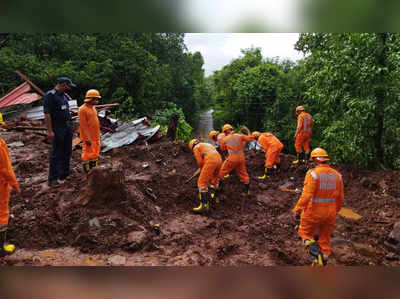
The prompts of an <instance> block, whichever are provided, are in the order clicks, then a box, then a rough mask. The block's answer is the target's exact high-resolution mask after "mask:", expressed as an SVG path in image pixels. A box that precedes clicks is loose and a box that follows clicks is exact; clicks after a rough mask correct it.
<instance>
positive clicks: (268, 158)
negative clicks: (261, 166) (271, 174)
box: [258, 133, 283, 168]
mask: <svg viewBox="0 0 400 299" xmlns="http://www.w3.org/2000/svg"><path fill="white" fill-rule="evenodd" d="M258 143H259V144H260V145H261V147H262V148H263V149H264V151H265V167H266V168H270V167H273V166H274V164H279V163H281V159H280V158H279V154H280V153H281V151H282V149H283V144H282V142H280V141H279V139H278V138H276V137H275V136H274V135H273V134H271V133H262V134H261V135H260V137H258Z"/></svg>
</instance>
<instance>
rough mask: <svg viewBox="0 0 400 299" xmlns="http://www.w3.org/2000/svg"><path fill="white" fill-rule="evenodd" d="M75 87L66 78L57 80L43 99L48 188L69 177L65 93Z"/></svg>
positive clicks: (69, 131) (69, 141)
mask: <svg viewBox="0 0 400 299" xmlns="http://www.w3.org/2000/svg"><path fill="white" fill-rule="evenodd" d="M74 87H76V85H75V84H74V83H72V81H71V79H70V78H68V77H60V78H58V79H57V85H56V86H55V87H54V88H53V89H51V90H49V91H48V92H46V94H45V95H44V97H43V100H44V104H43V110H44V115H45V121H46V127H47V138H48V140H49V141H50V142H51V143H52V145H51V151H50V165H49V177H48V184H49V186H54V185H58V184H60V180H61V182H62V181H64V180H65V179H66V178H67V177H68V176H69V162H70V159H71V154H72V121H71V114H70V111H69V104H68V97H67V95H66V94H65V92H66V91H68V90H70V89H71V88H74Z"/></svg>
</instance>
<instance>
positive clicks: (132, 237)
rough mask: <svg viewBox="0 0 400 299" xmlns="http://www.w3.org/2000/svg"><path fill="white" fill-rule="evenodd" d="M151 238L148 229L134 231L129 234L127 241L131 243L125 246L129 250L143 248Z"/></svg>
mask: <svg viewBox="0 0 400 299" xmlns="http://www.w3.org/2000/svg"><path fill="white" fill-rule="evenodd" d="M149 240H150V237H149V235H148V234H147V232H146V231H133V232H130V233H129V234H128V236H127V241H128V242H129V245H127V246H125V247H124V250H126V251H129V252H134V251H136V250H139V249H142V248H143V247H144V246H145V245H146V243H148V242H149Z"/></svg>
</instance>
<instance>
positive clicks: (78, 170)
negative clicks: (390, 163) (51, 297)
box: [3, 132, 400, 265]
mask: <svg viewBox="0 0 400 299" xmlns="http://www.w3.org/2000/svg"><path fill="white" fill-rule="evenodd" d="M7 134H8V135H7ZM13 134H14V135H13ZM15 134H16V133H8V132H5V133H4V135H5V136H3V138H5V139H6V141H8V139H7V138H9V139H10V140H11V139H14V140H15V139H17V138H16V135H15ZM18 140H21V141H23V142H24V143H25V146H24V147H18V148H15V149H12V151H11V152H12V156H13V157H12V160H13V164H14V167H15V170H16V174H17V177H18V179H19V181H20V183H21V188H22V190H23V192H22V196H21V197H20V198H16V199H12V202H11V205H12V207H11V213H12V215H13V218H12V219H11V223H10V233H9V239H11V240H12V241H13V242H14V243H15V244H16V245H17V248H24V249H25V250H27V249H30V250H32V249H51V248H59V247H75V248H79V249H80V250H81V251H82V252H84V253H89V254H94V253H107V254H111V253H113V254H114V253H118V254H122V255H126V257H127V264H130V265H145V264H156V265H250V264H251V265H254V264H256V265H307V264H309V262H310V261H309V258H308V256H307V254H306V252H305V250H304V249H303V248H302V246H301V243H300V241H299V239H298V236H297V233H296V229H295V227H296V224H297V223H296V222H295V220H294V218H293V216H292V212H291V210H292V209H293V207H294V205H295V203H296V201H297V200H298V198H299V194H298V193H296V192H294V191H295V189H296V188H297V189H298V190H301V188H302V184H303V180H304V175H305V173H306V171H307V167H305V166H300V167H294V166H292V165H291V161H292V160H294V157H292V156H288V155H282V156H281V159H282V167H281V172H280V173H279V174H277V175H276V176H274V177H272V178H270V179H268V180H265V181H260V180H258V179H257V176H259V175H261V174H262V173H263V171H264V154H263V153H262V152H247V153H246V162H247V168H248V172H249V174H250V176H251V192H252V195H251V197H250V198H248V197H247V195H246V194H245V193H244V186H243V185H242V184H240V182H239V180H238V178H237V177H236V175H235V174H232V175H231V176H230V177H229V178H228V179H226V180H225V181H224V191H223V195H222V202H221V203H219V204H216V203H214V202H213V203H212V212H211V214H210V215H209V216H202V215H195V214H193V213H192V212H191V209H192V208H193V207H194V206H195V205H197V204H198V199H197V187H196V180H192V181H191V182H190V183H188V184H185V183H184V181H185V180H186V179H187V178H189V177H190V175H191V174H192V173H193V172H194V171H195V170H196V168H197V166H196V163H195V159H194V158H193V155H192V153H190V152H189V150H188V148H187V146H186V145H185V144H182V143H180V142H174V143H172V142H169V141H167V140H162V141H159V142H157V143H154V144H152V145H151V146H150V151H149V150H148V149H147V148H146V146H144V145H131V146H125V147H123V148H119V149H116V150H114V151H111V152H109V153H107V154H105V155H103V156H102V157H101V158H100V165H101V166H100V167H99V168H97V169H95V170H94V171H93V172H92V173H91V174H90V175H89V176H88V177H86V174H84V173H83V171H82V166H81V164H80V152H79V151H74V152H73V157H72V160H71V176H70V178H69V179H68V181H67V182H66V183H65V184H63V185H61V186H60V187H57V188H51V189H50V188H48V187H47V184H46V178H47V167H48V155H47V153H48V150H49V145H47V144H45V143H43V141H42V140H41V139H40V138H32V135H26V136H25V135H22V137H21V136H19V139H18ZM335 167H336V168H337V169H338V170H339V171H340V172H341V173H342V174H343V177H344V182H345V206H347V207H349V208H352V209H353V210H354V211H355V212H357V213H359V214H360V215H361V216H362V218H361V219H360V220H358V221H354V220H348V219H345V218H343V217H338V220H337V227H336V229H335V231H334V233H333V252H334V254H333V255H332V258H331V260H330V263H331V264H333V265H398V264H399V262H398V253H397V252H398V249H399V248H398V246H399V245H398V244H395V242H393V241H391V240H389V239H388V235H389V234H390V232H391V230H392V228H393V225H394V223H395V222H396V219H399V216H400V209H399V204H400V203H399V200H398V194H399V192H400V190H399V188H400V187H399V186H400V184H399V181H398V177H399V172H395V171H379V172H371V171H366V170H362V169H358V168H356V167H352V166H348V165H337V166H335ZM279 187H282V188H283V190H286V191H282V190H280V189H279ZM3 263H4V262H3Z"/></svg>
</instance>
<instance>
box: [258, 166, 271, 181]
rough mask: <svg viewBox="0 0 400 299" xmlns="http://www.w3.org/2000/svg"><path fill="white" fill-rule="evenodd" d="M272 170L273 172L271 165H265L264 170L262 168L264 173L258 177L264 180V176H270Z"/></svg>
mask: <svg viewBox="0 0 400 299" xmlns="http://www.w3.org/2000/svg"><path fill="white" fill-rule="evenodd" d="M273 172H274V169H273V168H272V167H266V168H265V170H264V175H263V176H259V177H258V179H260V180H265V179H266V178H269V177H271V175H272V174H273Z"/></svg>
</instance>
